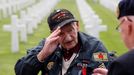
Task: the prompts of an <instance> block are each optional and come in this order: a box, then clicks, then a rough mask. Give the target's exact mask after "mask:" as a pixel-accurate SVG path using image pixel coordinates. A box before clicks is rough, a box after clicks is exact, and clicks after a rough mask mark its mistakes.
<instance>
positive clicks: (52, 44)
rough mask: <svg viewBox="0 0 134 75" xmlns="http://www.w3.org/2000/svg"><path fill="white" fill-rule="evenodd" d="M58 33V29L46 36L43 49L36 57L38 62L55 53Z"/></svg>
mask: <svg viewBox="0 0 134 75" xmlns="http://www.w3.org/2000/svg"><path fill="white" fill-rule="evenodd" d="M60 32H61V30H60V27H58V28H57V29H56V30H55V31H53V32H52V33H51V34H50V35H49V36H48V38H47V39H46V41H45V44H44V47H43V49H42V50H41V52H40V53H39V54H38V55H37V58H38V60H39V61H42V60H44V59H45V58H46V57H48V56H49V55H51V54H52V53H53V52H54V51H55V49H56V47H57V45H58V44H59V38H60V36H59V34H60Z"/></svg>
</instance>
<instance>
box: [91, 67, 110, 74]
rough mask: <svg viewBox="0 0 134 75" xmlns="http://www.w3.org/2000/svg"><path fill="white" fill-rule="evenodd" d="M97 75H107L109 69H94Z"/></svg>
mask: <svg viewBox="0 0 134 75" xmlns="http://www.w3.org/2000/svg"><path fill="white" fill-rule="evenodd" d="M93 72H94V74H95V75H99V74H100V75H107V72H108V70H107V69H105V68H96V69H94V70H93Z"/></svg>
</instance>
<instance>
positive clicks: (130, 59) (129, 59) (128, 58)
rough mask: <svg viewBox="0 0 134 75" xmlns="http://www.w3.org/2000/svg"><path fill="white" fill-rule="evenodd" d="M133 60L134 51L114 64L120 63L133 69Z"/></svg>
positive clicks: (124, 55)
mask: <svg viewBox="0 0 134 75" xmlns="http://www.w3.org/2000/svg"><path fill="white" fill-rule="evenodd" d="M133 58H134V50H132V51H129V52H127V53H125V54H123V55H122V56H120V57H119V58H117V59H116V60H115V61H114V62H115V63H120V64H122V65H124V66H126V67H131V66H133V67H134V65H132V64H133V63H134V61H133ZM129 65H130V66H129Z"/></svg>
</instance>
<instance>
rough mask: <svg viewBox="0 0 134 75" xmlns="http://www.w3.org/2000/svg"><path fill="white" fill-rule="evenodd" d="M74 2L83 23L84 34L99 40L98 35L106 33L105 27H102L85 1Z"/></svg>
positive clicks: (97, 17)
mask: <svg viewBox="0 0 134 75" xmlns="http://www.w3.org/2000/svg"><path fill="white" fill-rule="evenodd" d="M76 2H77V7H78V9H79V13H80V16H81V19H82V21H83V23H84V28H85V32H86V33H88V34H89V35H92V36H94V37H97V38H99V33H100V32H101V31H106V30H107V26H105V25H102V20H101V19H100V18H99V16H98V15H97V14H96V13H95V12H94V11H93V9H92V8H91V7H90V5H89V4H88V3H87V2H86V1H85V0H76Z"/></svg>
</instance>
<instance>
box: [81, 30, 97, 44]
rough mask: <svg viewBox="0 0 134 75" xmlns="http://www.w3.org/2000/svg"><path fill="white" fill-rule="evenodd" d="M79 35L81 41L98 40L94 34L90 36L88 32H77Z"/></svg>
mask: <svg viewBox="0 0 134 75" xmlns="http://www.w3.org/2000/svg"><path fill="white" fill-rule="evenodd" d="M79 37H80V39H81V40H82V41H88V42H89V41H90V42H91V41H94V42H96V41H99V40H98V39H97V38H96V37H94V36H91V35H89V34H86V33H83V32H79Z"/></svg>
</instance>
